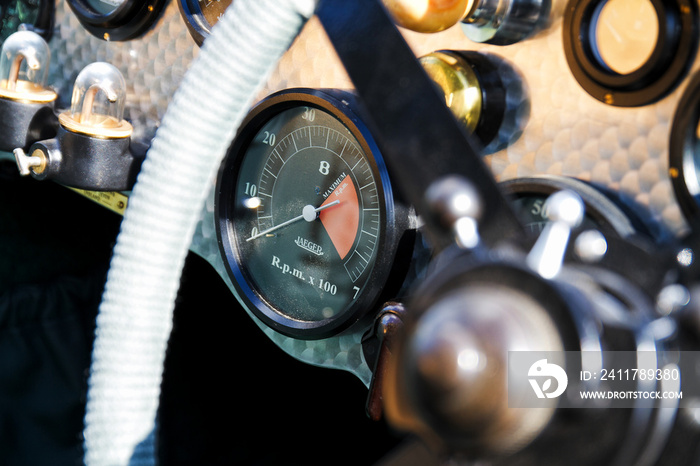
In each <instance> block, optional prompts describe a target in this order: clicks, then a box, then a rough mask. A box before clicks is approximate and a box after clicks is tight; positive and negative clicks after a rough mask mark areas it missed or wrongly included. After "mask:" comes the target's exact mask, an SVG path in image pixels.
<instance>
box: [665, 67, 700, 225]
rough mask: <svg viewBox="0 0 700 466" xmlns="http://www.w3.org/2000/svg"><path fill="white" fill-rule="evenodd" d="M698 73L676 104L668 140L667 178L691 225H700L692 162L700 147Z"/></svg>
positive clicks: (699, 187) (699, 182)
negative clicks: (699, 223) (698, 132)
mask: <svg viewBox="0 0 700 466" xmlns="http://www.w3.org/2000/svg"><path fill="white" fill-rule="evenodd" d="M699 123H700V73H696V74H695V75H694V76H693V78H692V79H691V81H690V83H689V84H688V87H686V89H685V91H684V93H683V96H682V97H681V98H680V100H679V101H678V107H677V108H676V113H675V114H674V117H673V123H672V125H671V134H670V140H669V176H670V178H671V183H672V184H673V191H674V193H675V196H676V201H677V202H678V205H679V206H680V208H681V211H682V212H683V215H685V217H686V219H687V220H688V221H689V222H691V223H698V222H700V218H698V216H699V215H700V177H698V176H697V174H696V173H695V172H696V170H697V169H698V168H699V167H698V166H697V163H696V162H695V160H694V153H695V148H696V147H700V138H699V137H698V134H697V131H698V124H699Z"/></svg>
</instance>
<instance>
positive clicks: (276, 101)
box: [214, 89, 412, 340]
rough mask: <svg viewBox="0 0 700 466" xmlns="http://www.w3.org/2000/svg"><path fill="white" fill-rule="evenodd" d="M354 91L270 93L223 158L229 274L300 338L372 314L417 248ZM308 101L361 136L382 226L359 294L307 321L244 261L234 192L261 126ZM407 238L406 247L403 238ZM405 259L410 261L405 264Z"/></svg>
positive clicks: (245, 295) (274, 324) (272, 323)
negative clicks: (258, 281)
mask: <svg viewBox="0 0 700 466" xmlns="http://www.w3.org/2000/svg"><path fill="white" fill-rule="evenodd" d="M352 101H353V96H351V95H350V94H347V93H344V92H342V91H321V90H313V89H290V90H285V91H281V92H278V93H275V94H273V95H271V96H270V97H268V98H266V99H264V100H263V101H262V102H260V103H259V104H258V105H256V106H255V107H254V108H253V109H252V110H251V111H250V113H249V114H248V116H247V117H246V119H245V120H244V121H243V123H242V124H241V126H240V130H239V132H238V135H237V136H236V138H235V139H234V141H233V142H232V144H231V146H230V148H229V150H228V152H227V155H226V157H225V159H224V161H223V162H222V165H221V168H220V171H219V175H218V179H217V185H216V198H215V208H214V211H215V217H216V221H215V224H216V233H217V240H218V244H219V250H220V253H221V255H222V257H223V259H224V264H225V268H226V271H227V273H228V276H229V278H230V279H231V282H232V284H233V286H234V288H235V290H236V294H237V297H238V299H239V301H240V302H241V303H242V304H243V306H244V307H245V308H246V309H248V310H249V311H250V312H252V314H253V315H255V316H256V317H257V318H259V319H260V320H261V321H262V322H263V323H264V324H266V325H267V326H268V327H270V328H272V329H273V330H275V331H277V332H279V333H281V334H283V335H286V336H288V337H293V338H297V339H304V340H315V339H321V338H328V337H331V336H334V335H337V334H339V333H341V332H343V331H344V330H346V329H347V328H348V327H350V326H352V325H354V324H356V323H358V321H364V320H365V319H364V318H367V319H369V316H371V312H370V311H372V310H373V309H375V308H376V307H377V306H379V305H380V304H381V302H382V299H386V298H387V297H391V298H393V297H394V296H393V295H392V293H395V292H397V291H398V290H399V288H400V286H401V283H402V282H403V279H404V277H405V275H406V271H407V269H408V267H405V266H397V263H400V262H402V260H403V259H407V258H408V259H410V257H411V250H408V249H407V248H409V247H412V241H406V243H411V246H408V245H406V246H404V242H402V241H401V239H402V237H403V236H404V233H405V232H406V231H407V229H408V222H409V221H408V209H407V208H405V207H404V206H403V205H402V203H401V202H399V201H397V200H396V199H395V195H394V193H393V189H392V185H391V181H390V179H389V174H388V170H387V168H386V166H385V164H384V161H383V159H382V157H381V154H380V152H379V149H378V147H377V145H376V143H375V142H374V139H373V138H372V135H371V134H370V131H369V129H368V128H367V126H365V124H364V123H363V122H362V120H361V119H360V118H359V117H358V116H357V112H356V111H355V110H354V108H353V107H354V104H353V103H352ZM300 106H306V107H311V108H316V109H321V110H323V111H325V112H328V113H330V114H331V115H332V116H334V117H336V118H337V119H338V120H340V122H341V123H342V125H344V126H345V127H346V128H347V129H348V130H349V131H350V133H351V134H352V135H353V136H354V137H355V139H356V140H357V141H358V142H359V144H360V146H361V150H362V151H363V152H364V154H366V157H367V159H368V160H369V162H370V165H371V170H372V172H373V175H374V179H375V180H376V182H377V188H378V197H379V202H380V206H381V207H380V211H381V213H380V222H381V223H380V224H381V227H382V230H381V232H380V235H379V237H378V238H377V243H378V244H377V249H376V251H377V252H376V260H375V262H374V265H373V266H372V267H371V270H369V268H368V271H367V272H366V273H367V274H368V275H365V273H363V277H366V278H363V284H362V285H361V289H360V290H359V291H358V297H357V298H356V299H355V300H354V301H353V302H351V303H350V304H349V305H347V306H346V308H345V309H344V310H342V311H341V312H339V313H338V314H337V315H335V316H334V317H332V318H328V319H324V320H317V321H304V320H296V319H294V318H292V317H290V312H285V311H284V310H283V309H277V308H275V306H274V305H272V304H271V303H270V301H269V300H268V299H266V296H265V292H264V290H260V289H258V288H257V287H256V285H255V284H254V283H253V281H252V280H250V279H249V275H248V273H247V272H246V265H245V264H243V263H242V260H241V252H240V249H239V246H238V242H240V241H242V238H237V236H236V235H237V233H236V231H235V228H234V222H235V221H236V219H235V218H233V217H234V215H233V212H234V211H235V210H234V209H235V207H234V206H235V203H234V197H235V192H236V184H237V178H238V173H239V169H240V167H241V165H242V164H243V161H244V159H245V155H246V151H247V148H248V147H249V145H250V144H251V142H252V141H253V139H254V138H255V136H256V135H257V134H258V133H259V131H260V130H261V128H262V127H263V126H264V125H265V124H266V123H267V122H269V121H270V120H271V119H272V118H274V117H275V116H276V115H278V114H280V112H283V111H285V110H288V109H292V108H295V107H300ZM400 243H401V251H399V244H400ZM404 265H405V264H404Z"/></svg>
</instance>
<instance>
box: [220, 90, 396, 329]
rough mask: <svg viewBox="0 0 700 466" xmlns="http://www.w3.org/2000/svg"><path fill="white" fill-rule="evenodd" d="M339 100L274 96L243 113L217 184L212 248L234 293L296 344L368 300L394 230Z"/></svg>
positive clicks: (375, 175)
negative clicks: (215, 245)
mask: <svg viewBox="0 0 700 466" xmlns="http://www.w3.org/2000/svg"><path fill="white" fill-rule="evenodd" d="M346 102H347V100H345V102H344V101H341V100H336V99H335V98H334V97H332V96H331V95H329V94H323V93H320V92H317V91H316V92H314V91H306V90H298V91H285V92H283V93H281V94H276V95H274V96H272V97H271V98H269V99H267V100H266V101H264V102H263V103H262V104H261V105H259V106H258V107H256V108H255V109H254V110H253V111H252V113H251V115H249V117H248V119H247V121H246V122H245V123H244V125H243V126H242V128H243V129H242V130H241V132H240V134H239V136H238V137H237V139H236V140H235V141H234V143H233V145H232V147H231V149H230V151H229V153H228V156H227V159H226V160H225V161H224V165H223V168H222V172H221V174H220V178H219V185H218V186H219V187H218V190H217V204H218V205H217V209H216V211H217V214H218V217H219V219H218V222H217V224H218V226H219V235H220V239H221V241H220V244H221V246H222V253H223V254H224V256H225V257H226V259H227V261H226V262H227V266H228V270H229V272H230V275H231V278H232V280H233V282H234V285H235V286H236V289H237V291H238V293H239V294H240V298H241V299H242V300H243V301H244V304H246V305H247V306H248V308H249V309H250V310H251V311H253V312H254V313H255V314H256V315H257V316H258V317H260V318H261V319H262V320H263V321H265V322H266V323H267V324H268V325H270V326H272V327H273V328H275V329H276V330H278V331H280V332H281V333H285V334H287V335H290V336H294V337H299V338H322V337H326V336H330V335H332V334H334V333H336V332H338V331H340V330H342V329H343V328H345V327H346V326H347V325H350V324H351V323H353V322H355V321H357V320H358V319H359V318H360V317H361V316H362V315H363V314H364V313H365V312H367V310H368V309H369V308H371V307H372V306H373V305H374V304H375V301H376V299H377V297H378V295H379V293H380V292H381V291H382V289H383V288H384V284H385V283H386V281H387V279H388V274H389V270H390V268H391V263H392V262H393V259H392V256H393V255H394V251H395V249H396V244H397V240H398V234H399V228H397V226H398V224H400V223H402V222H400V221H398V222H397V209H396V208H395V204H394V201H393V196H392V191H391V185H390V183H389V179H388V176H387V171H386V168H385V167H384V164H383V162H382V160H381V157H380V156H379V153H378V151H377V148H376V146H375V145H374V143H373V142H372V140H371V137H370V136H369V133H368V132H367V131H366V129H364V127H362V126H361V123H360V122H359V120H357V119H355V118H354V116H353V115H352V114H351V110H350V108H349V107H347V105H346Z"/></svg>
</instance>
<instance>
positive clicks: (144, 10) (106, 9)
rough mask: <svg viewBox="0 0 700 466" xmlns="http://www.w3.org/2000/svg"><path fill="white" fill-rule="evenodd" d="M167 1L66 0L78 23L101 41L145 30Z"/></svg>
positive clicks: (131, 36) (132, 37) (121, 39)
mask: <svg viewBox="0 0 700 466" xmlns="http://www.w3.org/2000/svg"><path fill="white" fill-rule="evenodd" d="M165 2H166V0H68V5H69V6H70V8H71V10H73V13H75V15H76V16H77V17H78V20H79V21H80V24H82V25H83V27H84V28H85V29H86V30H87V31H88V32H89V33H90V34H92V35H94V36H96V37H99V38H100V39H104V40H116V41H123V40H130V39H134V38H136V37H138V36H140V35H141V34H143V33H144V32H146V31H147V30H148V29H149V28H150V27H151V26H152V25H153V23H154V22H155V21H156V20H157V19H158V17H159V16H160V13H161V11H162V10H163V7H164V6H165Z"/></svg>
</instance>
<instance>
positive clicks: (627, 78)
mask: <svg viewBox="0 0 700 466" xmlns="http://www.w3.org/2000/svg"><path fill="white" fill-rule="evenodd" d="M563 39H564V52H565V55H566V60H567V63H568V64H569V68H570V70H571V72H572V74H573V75H574V77H575V78H576V80H577V81H578V83H579V84H580V85H581V87H582V88H583V89H584V90H585V91H586V92H588V93H589V94H590V95H591V96H593V97H595V98H596V99H598V100H600V101H601V102H604V103H606V104H608V105H615V106H621V107H637V106H641V105H647V104H650V103H653V102H655V101H657V100H659V99H661V98H662V97H664V96H666V95H667V94H668V93H670V92H671V91H672V90H673V89H675V87H676V86H677V85H678V84H679V83H680V81H681V80H682V79H683V78H684V77H685V76H686V74H687V72H688V70H689V69H690V67H691V65H692V63H693V60H694V58H695V53H696V50H697V40H698V5H697V2H695V1H692V0H569V3H568V4H567V6H566V10H565V13H564V37H563Z"/></svg>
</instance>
